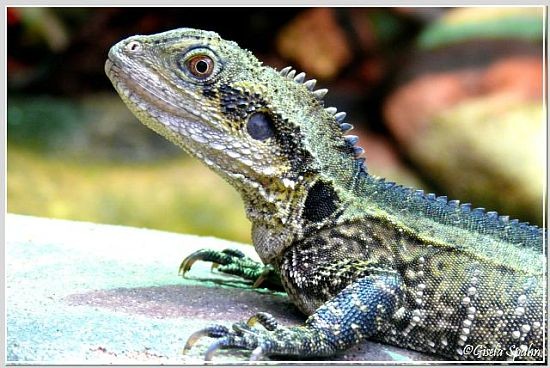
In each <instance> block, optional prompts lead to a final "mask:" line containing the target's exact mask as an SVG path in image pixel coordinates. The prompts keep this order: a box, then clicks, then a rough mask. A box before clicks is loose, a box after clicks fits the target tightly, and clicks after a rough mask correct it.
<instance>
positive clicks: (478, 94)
mask: <svg viewBox="0 0 550 368" xmlns="http://www.w3.org/2000/svg"><path fill="white" fill-rule="evenodd" d="M7 22H8V28H7V40H8V43H7V45H8V47H7V61H8V75H7V83H8V121H7V126H8V137H7V142H8V147H7V163H8V165H7V175H8V176H7V200H8V202H7V205H8V211H9V212H13V213H20V214H28V215H36V216H46V217H56V218H65V219H75V220H85V221H93V222H98V223H110V224H123V225H131V226H138V227H148V228H155V229H162V230H169V231H176V232H184V233H193V234H201V235H213V236H217V237H222V238H227V239H233V240H237V241H243V242H250V224H249V223H248V221H247V220H246V218H245V216H244V210H243V206H242V204H241V201H240V198H239V197H238V195H237V194H236V192H235V191H234V190H233V189H232V188H231V187H229V186H228V185H227V184H226V183H225V182H223V181H222V180H221V179H220V178H218V177H217V176H216V175H215V174H213V173H211V172H209V171H208V170H207V169H206V168H205V167H203V166H202V164H201V163H200V162H198V161H196V160H194V159H192V158H189V157H188V156H186V155H185V154H184V153H183V152H181V151H180V150H178V149H177V148H176V147H174V146H172V145H171V144H170V143H169V142H167V141H164V139H163V138H161V137H159V136H157V135H156V134H155V133H153V132H152V131H149V130H148V129H147V128H146V127H144V126H142V125H141V124H140V123H138V121H137V120H136V119H135V118H134V117H133V116H132V115H131V114H130V113H129V112H128V111H127V109H126V108H125V106H124V105H123V104H122V102H121V101H120V99H119V98H118V96H117V95H116V93H115V91H114V90H113V88H112V86H111V85H110V83H109V81H108V79H107V78H106V77H105V76H104V72H103V65H104V61H105V58H106V55H107V52H108V49H109V47H110V46H111V45H113V44H114V43H115V42H117V41H118V40H120V39H122V38H125V37H127V36H130V35H133V34H148V33H155V32H160V31H165V30H168V29H173V28H177V27H193V28H202V29H207V30H212V31H216V32H218V33H220V35H221V36H222V37H224V38H226V39H232V40H234V41H237V42H238V43H239V44H240V45H241V46H243V47H245V48H248V49H249V50H251V51H252V52H254V53H255V54H256V55H257V56H258V57H259V58H260V59H261V60H262V61H264V62H265V63H266V64H268V65H271V66H274V67H277V68H281V67H284V66H286V65H293V66H295V67H296V68H298V69H299V70H303V71H305V72H306V73H307V74H308V77H310V78H316V79H317V80H318V81H319V83H318V84H319V85H321V87H327V88H329V94H328V95H327V97H326V100H327V105H329V106H337V107H338V109H339V110H341V111H346V112H347V113H348V121H349V122H350V123H352V124H354V125H355V127H356V129H355V134H357V135H359V136H360V144H361V145H362V146H363V147H364V148H365V151H366V157H367V166H368V169H369V172H370V173H372V174H375V175H379V176H384V177H388V178H389V179H391V180H394V181H398V182H400V183H403V184H405V185H408V186H414V187H418V188H422V189H426V190H429V191H434V192H436V193H437V194H446V195H448V196H449V198H457V199H460V200H462V201H463V202H471V203H473V205H474V206H478V207H485V208H487V209H488V210H497V211H499V212H500V213H502V214H509V215H511V216H512V217H515V218H519V219H520V220H523V221H529V222H531V223H535V224H538V225H541V224H542V208H543V203H542V201H543V183H544V180H545V178H544V169H545V135H544V128H545V117H544V112H543V105H542V88H543V86H542V51H543V49H542V36H543V27H542V25H543V8H542V7H531V8H511V7H506V8H355V9H351V8H335V9H330V8H214V7H211V8H33V7H26V8H8V9H7Z"/></svg>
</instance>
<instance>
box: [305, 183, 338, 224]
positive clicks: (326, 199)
mask: <svg viewBox="0 0 550 368" xmlns="http://www.w3.org/2000/svg"><path fill="white" fill-rule="evenodd" d="M339 200H340V198H338V195H337V194H336V192H335V191H334V189H333V188H332V186H330V184H327V183H323V182H322V181H317V182H316V183H315V184H314V185H313V186H312V187H311V188H310V189H309V192H308V194H307V198H306V201H305V203H304V211H303V214H302V215H303V217H304V218H305V219H307V220H309V221H312V222H319V221H322V220H324V219H325V218H327V217H329V216H330V215H332V214H333V213H334V212H335V211H336V210H337V209H338V207H337V203H338V202H339Z"/></svg>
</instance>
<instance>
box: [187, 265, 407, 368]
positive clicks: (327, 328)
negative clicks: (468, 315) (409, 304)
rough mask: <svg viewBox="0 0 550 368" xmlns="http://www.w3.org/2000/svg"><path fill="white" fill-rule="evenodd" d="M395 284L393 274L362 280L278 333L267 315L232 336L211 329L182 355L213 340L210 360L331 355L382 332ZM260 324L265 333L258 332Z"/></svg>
mask: <svg viewBox="0 0 550 368" xmlns="http://www.w3.org/2000/svg"><path fill="white" fill-rule="evenodd" d="M399 294H400V290H399V278H398V277H397V276H396V275H394V274H379V275H370V276H365V277H363V278H361V279H358V280H357V281H355V282H354V283H352V284H350V285H349V286H347V287H346V288H345V289H343V290H342V291H341V292H340V293H339V294H337V295H336V296H335V297H333V298H332V299H330V300H329V301H328V302H326V303H325V304H324V305H322V306H321V307H320V308H318V309H317V310H316V311H315V313H314V314H313V315H311V316H310V317H309V318H308V319H307V320H306V321H305V323H304V324H303V325H302V326H295V327H281V326H279V325H278V323H277V322H276V321H275V320H274V319H273V318H272V317H271V316H270V315H269V314H266V313H260V314H257V315H256V316H254V317H252V318H251V320H249V322H248V323H247V324H245V323H242V322H241V323H236V324H234V325H233V330H232V331H230V330H229V329H228V328H227V327H225V326H221V325H215V326H211V327H208V328H206V329H204V330H201V331H198V332H196V333H194V334H193V335H191V337H190V338H189V340H188V342H187V344H186V346H185V349H184V351H185V350H188V349H190V348H191V347H192V346H193V345H194V344H195V343H196V342H197V341H198V339H199V338H201V337H203V336H209V337H214V338H217V339H218V340H217V341H216V342H214V343H213V344H212V345H211V346H210V347H209V349H208V350H207V352H206V356H205V360H211V359H212V357H213V355H214V353H215V351H216V350H218V349H227V348H238V349H247V350H252V354H251V356H250V360H261V359H262V358H263V357H266V356H276V355H279V356H281V355H284V356H294V357H300V358H305V357H308V358H317V357H327V356H331V355H334V354H335V353H336V352H340V351H344V350H346V349H348V348H350V347H352V346H353V345H355V344H357V343H359V342H360V341H362V340H364V339H365V338H367V337H369V336H372V335H374V334H375V333H378V332H380V326H379V324H378V321H379V320H385V319H387V318H389V317H390V316H391V315H392V314H393V312H394V310H395V307H396V305H397V300H398V298H399ZM254 322H258V323H260V324H261V325H263V326H264V328H257V327H255V326H253V325H254Z"/></svg>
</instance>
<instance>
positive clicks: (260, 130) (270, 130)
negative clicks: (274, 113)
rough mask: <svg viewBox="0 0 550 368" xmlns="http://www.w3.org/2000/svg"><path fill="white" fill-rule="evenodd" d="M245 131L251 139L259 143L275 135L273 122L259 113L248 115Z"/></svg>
mask: <svg viewBox="0 0 550 368" xmlns="http://www.w3.org/2000/svg"><path fill="white" fill-rule="evenodd" d="M246 130H247V131H248V134H250V136H251V137H252V138H254V139H257V140H260V141H263V140H266V139H267V138H269V137H273V136H274V135H275V127H274V126H273V120H272V119H271V117H270V116H269V115H267V114H264V113H261V112H258V113H255V114H252V115H250V118H249V119H248V123H247V124H246Z"/></svg>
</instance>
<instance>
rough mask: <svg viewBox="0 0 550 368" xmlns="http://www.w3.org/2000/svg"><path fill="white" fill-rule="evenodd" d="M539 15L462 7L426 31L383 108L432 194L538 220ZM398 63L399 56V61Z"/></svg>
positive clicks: (541, 124) (541, 138) (541, 156)
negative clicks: (435, 191) (433, 190)
mask: <svg viewBox="0 0 550 368" xmlns="http://www.w3.org/2000/svg"><path fill="white" fill-rule="evenodd" d="M542 17H543V12H542V8H502V9H498V10H495V9H488V8H471V9H470V8H462V9H454V10H450V11H448V12H447V13H446V14H445V15H444V16H443V17H442V18H441V19H439V20H438V21H436V22H435V23H433V24H431V25H429V26H428V27H426V29H424V30H423V32H422V33H421V34H420V36H419V38H418V42H417V44H416V47H415V48H414V49H413V50H412V51H411V53H410V55H409V56H406V60H407V63H404V68H403V69H402V70H401V71H400V72H399V74H398V77H397V86H396V87H395V89H394V91H393V92H392V94H391V95H390V96H389V98H388V99H387V101H386V102H385V105H384V112H385V117H386V122H387V124H388V128H389V129H390V131H391V133H392V135H393V137H395V139H396V140H397V141H398V142H399V146H400V147H401V148H402V149H403V151H404V153H405V154H406V155H407V157H409V158H410V160H411V161H412V162H413V163H414V165H415V166H416V167H418V169H419V170H420V172H421V173H422V175H423V177H425V178H426V180H427V181H428V182H429V183H430V184H432V185H433V186H434V188H436V190H437V191H438V192H440V193H446V194H447V195H448V196H449V197H452V198H460V199H465V200H467V201H470V202H472V203H473V204H474V205H476V206H479V207H486V208H487V209H490V210H494V209H498V210H499V211H501V212H502V213H506V214H509V215H511V216H512V217H516V218H520V219H523V220H528V221H531V222H533V223H535V224H541V223H542V218H541V215H542V208H543V207H542V206H543V190H542V188H543V183H544V180H545V177H544V168H545V164H546V161H545V134H544V132H545V117H544V110H543V104H542V80H543V78H542V56H543V55H542V47H541V43H542V37H543V29H542V19H543V18H542ZM403 58H404V60H405V56H403Z"/></svg>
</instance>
